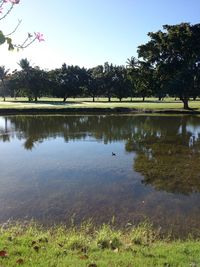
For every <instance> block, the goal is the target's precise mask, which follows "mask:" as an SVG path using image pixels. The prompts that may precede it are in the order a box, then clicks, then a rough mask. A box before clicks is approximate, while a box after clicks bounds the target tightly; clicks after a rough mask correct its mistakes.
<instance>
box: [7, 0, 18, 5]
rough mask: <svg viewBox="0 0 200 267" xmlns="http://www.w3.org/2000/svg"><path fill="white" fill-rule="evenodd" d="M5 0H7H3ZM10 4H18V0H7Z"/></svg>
mask: <svg viewBox="0 0 200 267" xmlns="http://www.w3.org/2000/svg"><path fill="white" fill-rule="evenodd" d="M4 1H6V2H7V0H4ZM9 1H10V3H12V4H19V2H20V0H9Z"/></svg>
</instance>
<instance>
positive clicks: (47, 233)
mask: <svg viewBox="0 0 200 267" xmlns="http://www.w3.org/2000/svg"><path fill="white" fill-rule="evenodd" d="M18 265H23V266H41V267H45V266H48V267H53V266H55V267H57V266H63V267H67V266H74V267H76V266H77V267H79V266H81V267H82V266H88V267H96V266H97V267H100V266H102V267H108V266H109V267H112V266H117V267H118V266H123V267H137V266H138V267H139V266H142V267H143V266H163V267H167V266H168V267H169V266H170V267H172V266H181V267H184V266H187V267H189V266H193V267H195V266H200V242H199V241H197V240H196V241H195V240H189V239H188V240H186V241H180V240H176V241H170V240H169V239H166V238H165V239H163V238H162V239H161V237H160V235H159V233H158V232H156V231H155V230H153V228H152V227H151V225H149V224H146V223H144V224H141V225H139V226H137V227H135V228H129V229H128V230H124V231H118V230H114V229H112V228H111V227H110V226H108V225H103V226H102V227H100V228H98V229H95V228H94V227H93V226H92V225H91V224H84V225H83V226H81V227H80V228H79V229H77V228H74V227H72V228H68V229H66V228H64V227H55V228H50V229H46V230H45V229H42V228H41V227H39V226H37V225H34V224H29V225H23V226H22V225H20V224H15V225H13V226H12V225H9V226H6V228H4V227H2V228H1V230H0V266H1V267H5V266H18Z"/></svg>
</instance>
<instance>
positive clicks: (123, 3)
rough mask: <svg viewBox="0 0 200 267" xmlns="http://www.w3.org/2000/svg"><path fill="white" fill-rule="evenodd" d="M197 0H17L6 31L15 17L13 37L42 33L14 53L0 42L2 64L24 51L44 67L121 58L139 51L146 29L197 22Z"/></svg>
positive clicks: (10, 62)
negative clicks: (41, 39)
mask: <svg viewBox="0 0 200 267" xmlns="http://www.w3.org/2000/svg"><path fill="white" fill-rule="evenodd" d="M199 11H200V0H57V1H53V0H52V1H44V0H32V1H31V0H21V3H20V4H19V5H17V6H16V8H15V9H14V10H13V12H12V14H11V15H9V16H8V17H7V18H6V19H5V20H4V21H1V22H0V23H1V26H0V28H1V29H3V30H4V31H5V32H6V31H7V32H9V31H10V30H12V28H14V26H15V25H16V23H17V19H18V18H21V19H22V20H23V23H22V25H21V27H20V29H19V30H18V32H17V33H16V34H15V35H14V36H13V39H15V40H16V41H17V40H18V42H20V41H21V40H23V38H24V37H25V35H26V33H27V32H34V31H39V32H42V33H44V35H45V42H43V43H40V44H39V43H35V44H33V45H32V46H31V47H29V48H28V49H26V50H24V51H22V52H20V53H17V52H9V53H8V52H7V50H6V48H5V47H1V48H0V65H6V66H7V67H9V66H10V67H11V69H12V68H14V67H16V66H17V64H16V62H17V61H19V59H20V58H22V57H23V58H24V57H27V58H28V59H30V60H31V62H32V64H33V65H39V66H41V67H42V68H49V69H51V68H55V67H60V66H61V64H62V63H64V62H66V63H67V64H74V65H76V64H77V65H80V66H85V67H91V66H96V65H98V64H103V63H104V62H105V61H108V62H112V63H114V64H125V62H126V60H127V58H130V57H131V56H137V46H138V45H140V44H143V43H145V42H146V41H147V40H148V37H147V33H148V32H149V31H157V30H159V29H161V27H162V25H163V24H177V23H181V22H191V23H192V24H195V23H199V22H200V12H199Z"/></svg>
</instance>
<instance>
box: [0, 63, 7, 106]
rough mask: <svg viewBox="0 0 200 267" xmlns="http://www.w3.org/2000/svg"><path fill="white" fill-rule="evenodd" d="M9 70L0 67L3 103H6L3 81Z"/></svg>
mask: <svg viewBox="0 0 200 267" xmlns="http://www.w3.org/2000/svg"><path fill="white" fill-rule="evenodd" d="M8 72H9V69H7V70H6V68H5V66H0V80H1V83H2V89H3V101H6V97H5V93H6V84H5V79H6V77H7V75H8Z"/></svg>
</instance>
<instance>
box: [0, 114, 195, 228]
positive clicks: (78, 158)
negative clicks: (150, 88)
mask: <svg viewBox="0 0 200 267" xmlns="http://www.w3.org/2000/svg"><path fill="white" fill-rule="evenodd" d="M0 149H1V152H2V153H1V154H0V165H1V173H0V221H4V220H6V219H8V218H10V217H13V218H24V217H25V216H28V217H34V218H36V219H38V220H40V221H42V222H44V223H46V222H51V223H54V222H60V221H62V222H63V221H67V220H68V219H69V218H70V217H71V216H72V214H74V213H76V219H77V221H81V220H82V219H84V218H85V219H87V218H89V217H93V219H94V221H96V222H97V223H102V222H106V221H109V220H110V219H111V217H112V216H113V215H115V216H116V222H117V223H119V224H122V225H123V224H124V223H126V222H127V221H129V220H130V221H139V220H143V219H144V218H146V217H150V218H151V219H152V220H153V221H154V222H156V223H157V224H159V225H162V226H167V227H168V228H169V227H172V225H173V227H172V228H173V230H174V231H176V233H182V232H185V233H186V232H189V231H193V232H197V231H198V229H199V226H200V212H199V211H200V205H199V200H200V195H199V191H200V164H199V163H200V118H199V117H194V116H170V117H169V116H104V115H99V116H91V115H87V116H52V115H51V116H7V117H0ZM112 152H115V153H116V155H117V156H116V157H112ZM183 222H184V224H183Z"/></svg>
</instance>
